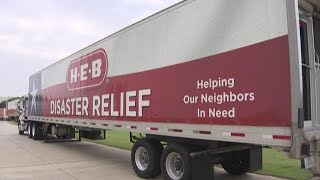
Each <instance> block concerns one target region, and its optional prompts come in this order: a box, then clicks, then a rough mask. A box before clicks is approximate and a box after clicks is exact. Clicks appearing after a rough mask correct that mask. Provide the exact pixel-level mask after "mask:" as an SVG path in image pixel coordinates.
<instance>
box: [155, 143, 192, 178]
mask: <svg viewBox="0 0 320 180" xmlns="http://www.w3.org/2000/svg"><path fill="white" fill-rule="evenodd" d="M171 153H177V154H179V155H180V157H181V159H182V160H183V164H182V168H183V175H182V177H180V178H179V180H190V179H191V161H190V153H191V148H190V147H189V146H185V145H181V144H169V145H168V146H167V147H166V148H165V149H164V151H163V153H162V156H161V173H162V176H163V178H164V179H166V180H170V179H173V178H171V177H170V175H169V174H168V172H167V167H166V161H167V157H168V155H169V154H171Z"/></svg>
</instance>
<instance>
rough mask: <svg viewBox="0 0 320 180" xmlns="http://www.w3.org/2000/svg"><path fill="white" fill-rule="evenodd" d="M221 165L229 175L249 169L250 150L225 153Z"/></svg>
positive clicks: (239, 173) (245, 171) (242, 172)
mask: <svg viewBox="0 0 320 180" xmlns="http://www.w3.org/2000/svg"><path fill="white" fill-rule="evenodd" d="M222 167H223V169H224V170H225V171H227V172H228V173H229V174H231V175H241V174H245V173H247V172H248V171H249V169H250V151H249V150H244V151H236V152H230V153H226V154H225V155H224V160H223V163H222Z"/></svg>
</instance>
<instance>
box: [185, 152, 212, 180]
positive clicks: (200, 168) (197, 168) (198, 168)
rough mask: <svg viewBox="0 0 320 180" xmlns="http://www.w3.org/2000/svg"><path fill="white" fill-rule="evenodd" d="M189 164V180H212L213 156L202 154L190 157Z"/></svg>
mask: <svg viewBox="0 0 320 180" xmlns="http://www.w3.org/2000/svg"><path fill="white" fill-rule="evenodd" d="M190 161H191V162H190V163H191V179H192V180H198V179H201V180H213V179H214V170H213V165H214V163H213V155H212V154H211V153H204V154H200V155H195V156H191V157H190Z"/></svg>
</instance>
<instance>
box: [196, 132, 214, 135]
mask: <svg viewBox="0 0 320 180" xmlns="http://www.w3.org/2000/svg"><path fill="white" fill-rule="evenodd" d="M199 134H207V135H209V134H211V131H199Z"/></svg>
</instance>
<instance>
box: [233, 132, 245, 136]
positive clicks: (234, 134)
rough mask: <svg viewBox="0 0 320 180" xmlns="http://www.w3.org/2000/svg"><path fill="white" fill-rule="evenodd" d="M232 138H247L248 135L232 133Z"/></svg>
mask: <svg viewBox="0 0 320 180" xmlns="http://www.w3.org/2000/svg"><path fill="white" fill-rule="evenodd" d="M231 136H236V137H246V134H245V133H235V132H232V133H231Z"/></svg>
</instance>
